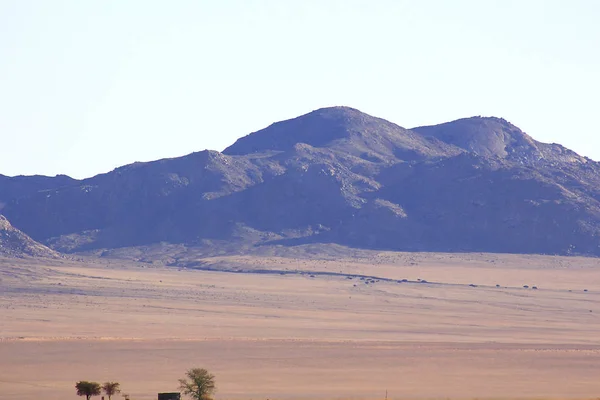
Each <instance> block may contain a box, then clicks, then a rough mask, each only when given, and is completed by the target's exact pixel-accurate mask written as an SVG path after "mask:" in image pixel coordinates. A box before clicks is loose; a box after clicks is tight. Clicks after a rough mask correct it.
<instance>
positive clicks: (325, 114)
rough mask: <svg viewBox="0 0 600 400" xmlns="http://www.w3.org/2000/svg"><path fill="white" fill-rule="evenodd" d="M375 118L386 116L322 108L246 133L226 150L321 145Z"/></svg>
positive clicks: (239, 151)
mask: <svg viewBox="0 0 600 400" xmlns="http://www.w3.org/2000/svg"><path fill="white" fill-rule="evenodd" d="M375 121H384V120H379V119H378V118H375V117H372V116H370V115H367V114H365V113H362V112H360V111H358V110H356V109H354V108H350V107H341V106H338V107H327V108H320V109H318V110H314V111H311V112H309V113H308V114H304V115H301V116H299V117H296V118H292V119H288V120H285V121H280V122H276V123H274V124H272V125H270V126H268V127H267V128H265V129H262V130H260V131H257V132H253V133H251V134H249V135H247V136H244V137H242V138H240V139H238V140H237V141H236V142H235V143H234V144H233V145H231V146H229V147H228V148H226V149H225V150H224V151H223V153H224V154H227V155H244V154H251V153H258V152H264V151H269V150H274V151H286V150H290V149H292V148H293V147H294V145H296V144H298V143H305V144H308V145H310V146H313V147H322V146H324V145H326V144H327V143H330V142H332V141H334V140H338V139H343V138H346V137H348V136H349V135H350V133H351V131H354V130H358V129H360V128H359V126H364V125H365V124H369V123H371V124H373V123H374V122H375ZM385 122H387V121H385Z"/></svg>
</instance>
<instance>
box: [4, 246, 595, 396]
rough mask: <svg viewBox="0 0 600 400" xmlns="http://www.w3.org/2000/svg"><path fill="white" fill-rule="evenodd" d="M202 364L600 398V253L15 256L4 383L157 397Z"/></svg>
mask: <svg viewBox="0 0 600 400" xmlns="http://www.w3.org/2000/svg"><path fill="white" fill-rule="evenodd" d="M524 286H527V287H524ZM534 287H535V288H534ZM192 367H201V368H207V369H208V370H210V371H211V372H212V373H214V374H215V376H216V381H217V387H218V391H217V394H216V397H217V398H220V399H267V398H268V399H342V398H344V399H347V398H352V399H383V398H384V397H385V394H386V390H387V393H388V398H389V399H415V398H420V399H446V398H452V399H474V398H489V399H525V398H531V399H533V398H536V399H542V398H544V399H566V398H569V399H586V398H588V399H589V398H595V397H597V396H600V260H597V259H593V258H578V257H551V256H522V255H495V254H442V253H429V254H426V253H388V252H373V251H364V252H352V254H351V255H350V254H348V255H347V256H344V253H343V251H338V252H336V254H335V255H327V253H323V255H321V256H319V255H316V254H313V253H308V252H305V253H302V252H295V253H289V254H286V253H285V252H284V253H281V254H280V253H272V254H267V253H265V254H255V255H248V256H220V257H211V258H205V259H203V260H202V262H201V263H198V264H196V265H195V266H194V267H190V268H182V267H177V266H167V265H164V264H161V263H141V262H133V261H119V260H115V259H104V258H89V259H88V258H80V259H77V260H75V259H58V260H40V259H9V258H5V259H0V399H23V400H33V399H36V400H37V399H42V398H43V399H46V400H58V399H61V400H62V399H69V398H73V399H74V398H77V397H76V395H75V389H74V384H75V382H76V381H79V380H91V381H98V382H105V381H118V382H120V383H121V387H122V389H123V392H124V393H128V394H129V395H130V396H131V398H132V400H133V399H155V398H156V394H157V393H158V392H169V391H175V390H176V389H177V386H178V383H177V380H178V379H179V378H182V377H183V375H184V373H185V371H186V370H187V369H189V368H192Z"/></svg>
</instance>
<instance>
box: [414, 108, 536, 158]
mask: <svg viewBox="0 0 600 400" xmlns="http://www.w3.org/2000/svg"><path fill="white" fill-rule="evenodd" d="M412 130H413V131H415V132H418V133H420V134H422V135H423V136H425V137H429V138H435V139H438V140H441V141H442V142H444V143H447V144H450V145H453V146H457V147H460V148H461V149H463V150H466V151H468V152H471V153H475V154H477V155H479V156H484V157H499V158H508V157H522V156H527V155H532V154H539V149H538V144H537V142H536V141H535V140H533V139H532V138H531V137H530V136H529V135H527V134H526V133H524V132H523V131H521V130H520V129H519V128H517V127H516V126H514V125H513V124H511V123H510V122H508V121H507V120H505V119H504V118H497V117H481V116H477V117H471V118H462V119H458V120H456V121H452V122H446V123H444V124H440V125H432V126H421V127H417V128H413V129H412Z"/></svg>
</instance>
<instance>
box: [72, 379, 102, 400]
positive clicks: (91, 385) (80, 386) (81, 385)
mask: <svg viewBox="0 0 600 400" xmlns="http://www.w3.org/2000/svg"><path fill="white" fill-rule="evenodd" d="M75 389H77V396H85V398H86V400H90V397H92V396H98V395H99V394H100V393H101V388H100V384H99V383H98V382H88V381H79V382H77V383H76V384H75Z"/></svg>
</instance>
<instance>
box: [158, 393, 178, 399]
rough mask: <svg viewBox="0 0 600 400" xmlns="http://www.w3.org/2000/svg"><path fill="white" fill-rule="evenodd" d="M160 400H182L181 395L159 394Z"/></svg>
mask: <svg viewBox="0 0 600 400" xmlns="http://www.w3.org/2000/svg"><path fill="white" fill-rule="evenodd" d="M158 400H181V393H159V394H158Z"/></svg>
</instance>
